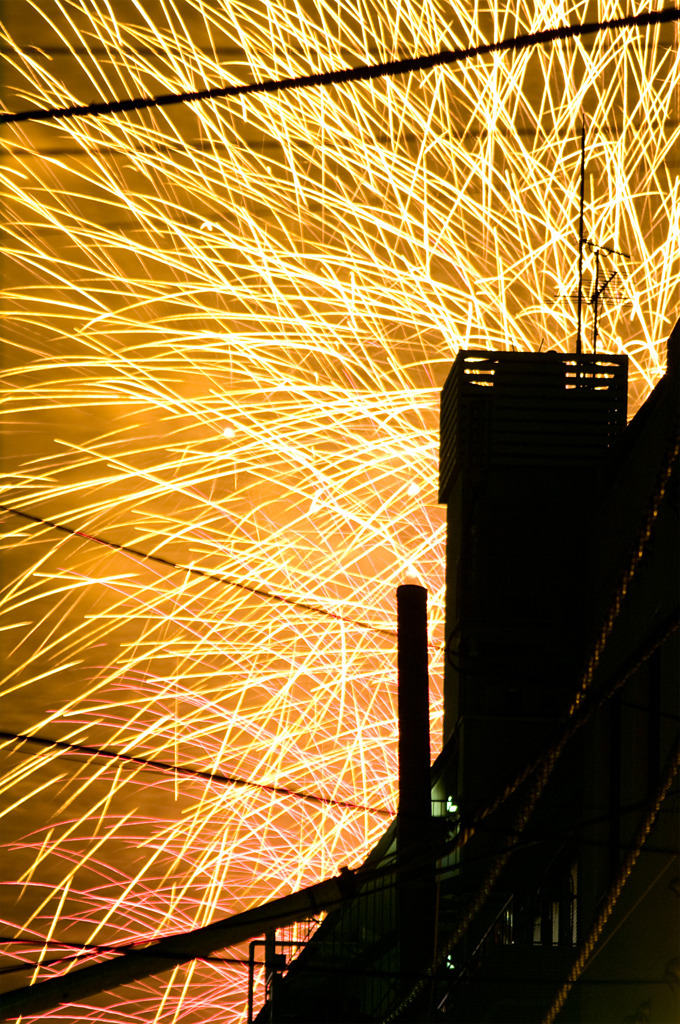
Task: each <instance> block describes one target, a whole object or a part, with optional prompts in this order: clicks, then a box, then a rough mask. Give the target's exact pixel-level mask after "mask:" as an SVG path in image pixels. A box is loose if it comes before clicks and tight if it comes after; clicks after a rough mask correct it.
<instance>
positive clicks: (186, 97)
mask: <svg viewBox="0 0 680 1024" xmlns="http://www.w3.org/2000/svg"><path fill="white" fill-rule="evenodd" d="M678 18H680V9H678V8H676V7H669V8H666V9H664V10H661V11H646V12H644V13H642V14H633V15H629V16H628V17H625V18H610V19H609V20H607V21H589V22H584V23H583V24H582V25H563V26H561V27H560V28H553V29H546V30H544V31H542V32H530V33H528V34H526V35H520V36H513V37H511V38H510V39H502V40H501V41H500V42H497V43H485V44H484V45H483V46H470V47H467V48H466V49H461V50H441V51H440V52H439V53H428V54H424V55H423V56H422V57H407V58H404V59H402V60H389V61H383V62H382V63H379V64H361V65H359V67H356V68H343V69H342V70H339V71H323V72H319V73H317V74H313V75H300V76H298V77H296V78H281V79H276V80H275V79H269V80H267V81H266V82H250V83H249V84H247V85H225V86H217V87H215V88H213V89H200V90H199V91H197V92H178V93H166V94H164V95H161V96H152V97H151V96H147V97H138V98H136V99H125V100H112V101H110V102H102V103H89V104H87V105H84V106H75V107H56V108H55V107H52V108H48V109H40V108H37V109H34V110H21V111H18V112H15V113H5V114H0V124H10V123H14V122H16V121H56V120H57V119H61V118H68V117H99V116H101V115H102V114H119V113H124V112H127V111H132V110H143V109H146V108H149V107H167V106H171V105H173V104H177V103H195V102H198V101H200V100H214V99H220V98H222V97H232V96H245V95H247V94H250V93H272V92H286V91H289V90H291V89H308V88H312V87H314V86H327V85H341V84H343V83H345V82H365V81H371V80H372V79H374V78H384V77H391V76H393V75H405V74H409V73H411V72H414V71H426V70H428V69H429V68H435V67H440V66H442V65H444V64H455V63H458V62H459V61H464V60H470V59H472V58H474V57H484V56H486V55H487V54H490V53H502V52H505V51H508V50H510V51H518V50H525V49H527V48H528V47H532V46H539V45H542V44H547V43H554V42H557V41H559V40H562V39H573V38H576V37H578V36H585V35H594V34H595V33H598V32H606V31H621V30H622V29H626V28H646V27H648V26H649V25H658V24H662V23H664V22H671V21H677V20H678Z"/></svg>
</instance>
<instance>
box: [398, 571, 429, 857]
mask: <svg viewBox="0 0 680 1024" xmlns="http://www.w3.org/2000/svg"><path fill="white" fill-rule="evenodd" d="M397 648H398V653H397V667H398V676H399V695H398V706H399V836H400V842H399V845H400V847H402V849H404V848H406V847H408V846H410V845H411V844H415V845H416V846H417V845H418V843H419V841H420V839H421V838H422V832H421V829H422V827H423V825H425V826H427V824H428V822H429V820H430V815H431V808H430V707H429V701H430V693H429V679H428V673H427V590H425V588H424V587H419V586H417V585H415V584H405V585H404V586H401V587H398V588H397Z"/></svg>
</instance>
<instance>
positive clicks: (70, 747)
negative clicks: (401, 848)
mask: <svg viewBox="0 0 680 1024" xmlns="http://www.w3.org/2000/svg"><path fill="white" fill-rule="evenodd" d="M0 740H7V741H9V742H15V743H35V744H36V745H38V746H41V747H52V748H54V749H56V750H59V751H61V752H63V753H65V754H84V755H86V756H87V757H103V758H107V759H110V760H116V761H125V762H127V763H128V764H134V765H137V766H139V767H141V768H153V769H154V770H155V771H161V772H167V773H170V774H171V775H181V776H185V777H187V778H193V779H203V780H205V781H207V782H217V783H220V784H222V785H229V786H251V787H252V788H253V789H262V790H265V791H266V792H268V793H275V794H276V795H277V796H291V797H295V798H296V799H298V800H310V801H312V802H314V803H318V804H325V805H329V806H332V807H344V808H346V809H347V810H352V811H369V812H370V813H371V814H380V815H383V816H385V817H388V818H392V817H394V815H393V813H392V812H391V811H388V810H385V809H384V808H382V807H367V806H366V805H365V804H357V803H353V802H352V801H349V800H337V799H336V798H335V797H331V796H317V795H315V794H314V793H306V792H305V791H304V790H297V789H289V788H288V787H287V786H273V785H267V784H266V783H264V782H254V781H252V780H251V779H241V778H239V777H238V776H234V775H223V774H222V773H221V772H206V771H201V770H200V769H198V768H184V767H182V766H180V765H174V764H168V763H166V762H165V761H156V760H152V759H147V758H145V757H134V756H133V755H132V754H122V753H119V752H118V751H116V750H108V749H107V748H106V747H91V746H87V745H85V744H81V743H68V742H66V741H65V740H52V739H48V738H47V737H44V736H29V735H27V734H25V733H14V732H0Z"/></svg>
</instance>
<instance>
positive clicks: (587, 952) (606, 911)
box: [543, 739, 680, 1024]
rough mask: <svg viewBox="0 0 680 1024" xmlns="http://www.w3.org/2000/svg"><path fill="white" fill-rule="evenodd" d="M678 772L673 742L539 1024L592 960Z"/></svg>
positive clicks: (548, 1021) (679, 754)
mask: <svg viewBox="0 0 680 1024" xmlns="http://www.w3.org/2000/svg"><path fill="white" fill-rule="evenodd" d="M678 768H680V746H679V744H678V740H677V739H676V741H675V745H674V747H673V750H672V752H671V755H670V757H669V759H668V764H667V766H666V769H665V772H664V775H663V777H662V779H661V782H660V784H659V787H658V789H657V792H656V793H655V794H654V797H653V799H652V801H651V803H650V805H649V807H648V809H647V812H646V814H645V816H644V818H643V819H642V821H641V822H640V824H639V825H638V828H637V831H636V833H635V837H634V839H633V849H632V850H631V851H630V853H629V854H628V856H627V857H626V858H625V859H624V861H623V863H622V865H621V867H620V868H619V870H618V872H617V875H616V878H615V879H614V881H613V882H612V884H611V886H610V887H609V891H608V892H607V895H606V898H605V900H604V904H603V906H602V908H601V909H600V911H599V913H598V915H597V918H596V919H595V922H594V924H593V926H592V928H591V929H590V932H589V933H588V936H587V938H586V940H585V942H584V943H583V946H582V947H581V949H580V950H579V953H578V955H577V957H576V960H575V961H574V964H573V965H572V968H571V970H570V971H569V975H568V977H567V980H566V981H565V982H564V984H563V985H562V986H561V988H560V990H559V992H558V993H557V995H556V997H555V999H554V1001H553V1004H552V1006H551V1007H550V1009H549V1010H548V1012H547V1014H546V1015H545V1017H544V1018H543V1024H553V1022H554V1020H555V1018H556V1017H557V1015H558V1013H559V1012H560V1010H561V1009H562V1007H563V1006H564V1004H565V1002H566V1000H567V996H568V995H569V992H570V991H571V989H572V987H573V985H574V984H575V983H576V982H577V981H578V979H579V978H580V976H581V974H582V973H583V971H584V970H585V968H586V967H587V966H588V963H589V961H590V960H591V959H592V954H593V951H594V949H595V947H596V946H597V942H598V940H599V938H600V936H601V934H602V930H603V928H604V926H605V925H606V923H607V921H608V920H609V918H610V917H611V915H612V911H613V910H614V907H615V905H616V902H617V900H618V898H619V896H620V895H621V892H622V890H623V887H624V885H625V884H626V882H627V881H628V879H629V878H630V874H631V872H632V870H633V868H634V867H635V862H636V861H637V859H638V857H639V856H640V853H641V851H642V847H643V846H644V844H645V840H646V839H647V837H648V835H649V833H650V832H651V831H652V828H653V826H654V822H655V821H656V819H657V817H658V814H659V810H660V808H661V805H662V803H663V801H664V799H665V798H666V794H667V793H668V790H669V789H670V787H671V785H672V783H673V779H674V778H675V776H676V774H677V772H678Z"/></svg>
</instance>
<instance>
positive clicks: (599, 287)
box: [579, 242, 630, 352]
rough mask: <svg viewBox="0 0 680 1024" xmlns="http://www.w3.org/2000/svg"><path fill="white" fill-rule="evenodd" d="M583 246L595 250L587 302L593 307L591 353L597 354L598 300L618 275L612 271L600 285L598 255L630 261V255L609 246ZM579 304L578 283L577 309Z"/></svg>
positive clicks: (595, 244)
mask: <svg viewBox="0 0 680 1024" xmlns="http://www.w3.org/2000/svg"><path fill="white" fill-rule="evenodd" d="M585 244H586V245H587V246H589V247H590V248H591V249H594V250H595V277H594V278H593V291H592V294H591V296H590V299H589V300H588V301H589V303H590V305H591V306H592V307H593V352H597V315H598V309H599V303H600V298H601V297H602V296H603V295H604V292H605V289H606V288H607V287H608V286H609V285H610V284H611V282H612V281H613V280H614V278H615V277H616V275H617V273H618V271H616V270H612V272H611V274H610V275H609V277H605V279H604V281H603V282H602V284H600V253H601V252H603V253H605V254H606V255H607V256H623V257H624V258H625V259H627V260H629V259H630V253H627V252H619V250H618V249H610V248H609V246H607V245H598V244H597V243H596V242H586V243H585ZM580 304H581V288H580V282H579V309H580Z"/></svg>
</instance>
